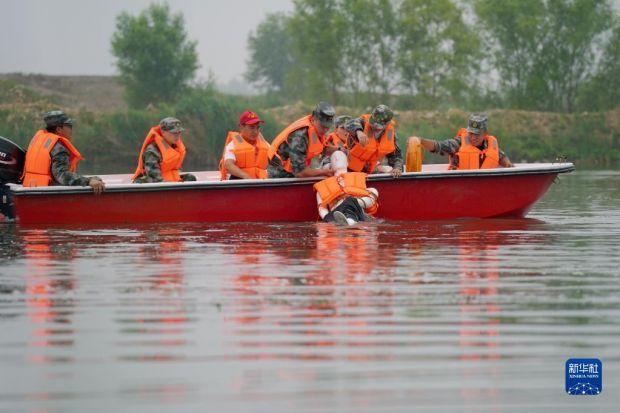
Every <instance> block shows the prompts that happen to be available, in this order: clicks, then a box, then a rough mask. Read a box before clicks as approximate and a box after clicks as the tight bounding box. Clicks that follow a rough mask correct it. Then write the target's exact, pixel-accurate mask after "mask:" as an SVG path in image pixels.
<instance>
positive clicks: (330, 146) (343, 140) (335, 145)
mask: <svg viewBox="0 0 620 413" xmlns="http://www.w3.org/2000/svg"><path fill="white" fill-rule="evenodd" d="M349 120H351V116H348V115H340V116H337V117H336V119H334V131H333V132H332V133H330V134H329V135H327V138H325V149H326V150H327V151H331V152H329V153H327V152H326V153H325V155H326V156H331V154H332V153H333V152H335V151H343V152H345V153H346V152H347V150H348V145H349V133H348V132H347V130H346V129H345V127H344V125H345V124H346V123H347V122H348V121H349Z"/></svg>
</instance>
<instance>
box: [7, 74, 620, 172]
mask: <svg viewBox="0 0 620 413" xmlns="http://www.w3.org/2000/svg"><path fill="white" fill-rule="evenodd" d="M39 80H40V79H39ZM43 80H45V83H44V84H45V87H46V89H43V88H42V87H41V86H40V82H39V83H37V79H36V78H35V79H34V80H33V78H29V82H26V81H23V79H22V80H20V78H19V76H17V77H15V76H14V77H12V78H6V77H4V78H0V135H1V136H4V137H7V138H9V139H12V140H14V141H15V142H17V143H18V144H20V145H22V146H24V147H26V146H27V144H28V142H29V140H30V138H31V137H32V135H33V134H34V132H36V130H37V129H39V128H40V127H41V123H42V122H41V113H42V112H44V111H47V110H50V109H53V108H62V109H64V110H65V111H67V112H68V113H69V114H70V115H71V116H73V117H74V118H75V119H76V126H75V138H74V140H75V143H76V145H77V147H78V148H79V149H80V151H81V152H82V154H83V155H84V156H85V158H86V161H84V162H82V164H81V166H80V168H81V170H82V171H83V172H85V173H112V172H128V171H131V170H132V169H133V168H135V163H136V157H137V153H138V151H139V148H140V145H141V143H142V140H143V139H144V136H145V134H146V132H147V131H148V129H149V128H150V127H151V126H152V125H154V124H156V123H157V122H158V121H159V119H161V118H163V117H165V116H176V117H178V118H179V119H181V120H182V121H183V122H184V124H185V127H186V129H187V133H186V134H185V136H184V140H185V142H186V146H187V147H188V156H187V161H186V168H185V169H188V170H189V169H204V168H213V167H214V166H215V165H216V164H217V161H218V159H219V156H220V153H221V148H222V145H223V141H224V138H225V136H226V132H227V131H228V130H229V129H234V128H235V127H236V125H237V120H238V116H239V114H240V113H241V112H242V111H244V110H246V109H248V108H251V109H252V110H255V111H257V112H258V113H259V114H260V115H261V116H262V117H263V118H265V120H266V121H267V123H266V125H265V128H264V130H263V134H264V136H265V138H267V139H268V140H271V139H273V137H274V136H275V134H276V133H277V132H278V131H279V130H280V129H281V128H282V127H283V126H284V125H285V124H286V123H287V122H290V121H292V120H294V119H296V118H298V117H299V116H301V115H303V114H306V113H308V111H310V110H311V108H312V106H311V105H308V104H303V103H297V104H292V105H287V106H279V107H270V108H263V107H262V106H263V105H264V100H263V99H262V98H261V97H249V98H248V97H237V96H230V95H224V94H221V93H219V92H217V91H216V90H214V89H213V88H212V87H210V86H201V87H196V88H194V89H192V90H191V91H190V92H188V93H187V94H186V95H185V96H183V97H182V98H181V100H180V101H179V102H177V103H176V104H175V105H160V106H158V107H151V108H148V109H145V110H129V109H126V108H125V107H124V105H121V104H120V103H119V102H118V99H120V98H119V97H118V93H116V92H114V93H108V94H107V95H105V99H103V98H102V99H103V100H102V102H103V101H104V103H102V108H101V109H100V110H96V106H97V90H96V89H92V90H91V91H92V93H93V94H94V95H92V96H91V95H89V98H88V99H85V102H86V103H87V104H84V105H76V104H75V102H74V101H72V100H71V99H73V98H71V97H70V96H69V94H68V93H67V92H66V91H65V92H63V91H60V92H59V93H57V94H56V93H52V92H53V91H54V90H55V88H59V89H62V88H63V84H64V85H66V84H69V85H71V87H74V88H75V87H77V86H76V84H79V82H78V81H73V82H70V81H67V80H63V82H64V83H63V82H60V81H58V82H56V83H54V82H53V81H49V80H48V79H43ZM80 81H83V82H87V81H88V79H84V78H81V79H80ZM98 82H100V83H101V84H102V85H105V84H106V83H105V82H104V81H103V80H98ZM108 82H109V81H108ZM90 87H91V88H93V87H94V86H93V85H92V84H91V86H90ZM46 91H49V93H47V92H46ZM115 99H116V101H115ZM337 111H338V113H348V114H358V113H360V112H363V110H361V109H353V108H343V107H338V108H337ZM487 113H488V115H489V126H490V129H491V132H492V133H493V134H494V135H495V136H497V137H498V139H499V141H500V146H501V147H502V148H503V149H504V150H505V151H506V153H507V154H508V155H509V156H510V158H511V159H512V160H513V161H516V162H520V161H552V160H554V159H556V157H558V156H566V157H567V158H568V159H569V160H571V161H574V162H576V163H577V166H578V167H581V168H615V167H618V166H619V165H620V109H617V110H615V111H610V112H605V113H580V114H557V113H541V112H527V111H513V110H488V111H487ZM467 116H468V112H467V111H464V110H459V109H451V110H447V111H401V112H399V111H398V110H397V122H398V133H399V136H400V139H401V145H404V141H405V139H406V137H407V136H411V135H418V136H423V137H427V138H433V139H445V138H449V137H452V136H453V135H454V132H455V131H456V130H457V129H458V128H459V127H462V126H463V125H465V124H466V120H467ZM438 160H440V159H438V157H428V158H427V161H431V162H432V161H438Z"/></svg>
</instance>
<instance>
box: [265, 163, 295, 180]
mask: <svg viewBox="0 0 620 413" xmlns="http://www.w3.org/2000/svg"><path fill="white" fill-rule="evenodd" d="M267 175H268V176H269V178H270V179H273V178H295V175H293V174H292V173H290V172H287V171H285V170H284V168H282V167H281V166H274V165H272V164H269V165H267Z"/></svg>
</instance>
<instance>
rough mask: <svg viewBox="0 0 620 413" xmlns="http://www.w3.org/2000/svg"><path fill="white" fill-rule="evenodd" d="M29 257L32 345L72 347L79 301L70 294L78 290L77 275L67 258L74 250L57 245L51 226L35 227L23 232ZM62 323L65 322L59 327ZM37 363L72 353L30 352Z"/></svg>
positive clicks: (25, 249) (27, 281)
mask: <svg viewBox="0 0 620 413" xmlns="http://www.w3.org/2000/svg"><path fill="white" fill-rule="evenodd" d="M21 238H22V242H23V246H24V259H25V261H26V268H27V269H26V276H25V281H26V290H25V293H26V306H27V314H28V319H29V320H30V322H31V323H32V324H33V331H32V336H33V338H32V340H31V341H29V342H28V346H29V347H42V348H46V347H71V346H73V343H74V338H73V335H74V329H73V328H72V327H71V325H72V324H73V315H74V312H75V302H74V300H73V299H72V298H70V297H68V296H67V294H69V293H71V292H72V291H74V290H75V287H76V286H75V278H74V276H73V274H72V273H71V272H70V270H67V269H66V268H69V267H67V266H66V265H63V266H62V268H59V265H60V263H62V262H63V261H68V260H71V259H72V257H73V255H74V250H73V248H72V247H71V246H68V245H61V246H58V245H55V244H54V243H53V242H52V240H51V236H50V234H49V233H48V231H47V230H40V229H34V230H29V231H27V232H25V233H24V234H23V235H22V237H21ZM58 324H62V327H59V326H58ZM28 360H29V361H30V362H32V363H36V364H42V363H43V364H45V363H50V362H54V361H69V360H70V358H68V357H48V356H47V355H45V354H29V356H28Z"/></svg>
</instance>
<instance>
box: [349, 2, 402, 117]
mask: <svg viewBox="0 0 620 413" xmlns="http://www.w3.org/2000/svg"><path fill="white" fill-rule="evenodd" d="M340 16H341V17H340V20H341V25H342V30H341V36H342V37H341V39H340V42H339V44H340V53H341V55H342V63H341V67H342V69H343V72H344V73H343V86H344V90H345V91H346V92H347V93H350V94H351V95H352V97H353V105H354V106H358V105H359V104H369V103H370V102H362V101H360V94H362V93H363V92H369V93H371V94H373V95H376V94H382V95H383V96H382V99H387V97H388V95H389V93H390V92H391V90H392V88H393V87H394V84H395V82H394V81H393V79H394V61H395V55H396V32H397V30H398V20H397V18H396V16H395V12H394V7H393V5H392V2H391V1H390V0H343V1H342V2H341V4H340ZM374 103H376V102H373V104H374Z"/></svg>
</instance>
